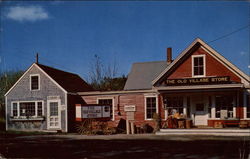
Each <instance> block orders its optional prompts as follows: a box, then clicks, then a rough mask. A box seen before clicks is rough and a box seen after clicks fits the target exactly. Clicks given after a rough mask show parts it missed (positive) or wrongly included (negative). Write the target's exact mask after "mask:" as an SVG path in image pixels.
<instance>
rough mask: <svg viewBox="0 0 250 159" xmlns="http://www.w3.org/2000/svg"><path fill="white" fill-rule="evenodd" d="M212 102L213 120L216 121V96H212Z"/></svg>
mask: <svg viewBox="0 0 250 159" xmlns="http://www.w3.org/2000/svg"><path fill="white" fill-rule="evenodd" d="M211 100H212V108H211V118H212V119H214V118H215V96H214V95H213V96H211Z"/></svg>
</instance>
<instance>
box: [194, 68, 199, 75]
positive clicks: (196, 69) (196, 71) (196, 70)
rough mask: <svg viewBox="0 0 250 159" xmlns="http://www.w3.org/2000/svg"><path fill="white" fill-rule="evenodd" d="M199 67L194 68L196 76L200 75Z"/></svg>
mask: <svg viewBox="0 0 250 159" xmlns="http://www.w3.org/2000/svg"><path fill="white" fill-rule="evenodd" d="M198 69H199V68H198V67H194V75H199V73H198Z"/></svg>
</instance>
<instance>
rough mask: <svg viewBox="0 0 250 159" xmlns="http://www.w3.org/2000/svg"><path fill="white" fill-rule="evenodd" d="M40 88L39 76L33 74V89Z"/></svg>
mask: <svg viewBox="0 0 250 159" xmlns="http://www.w3.org/2000/svg"><path fill="white" fill-rule="evenodd" d="M36 89H38V76H31V90H36Z"/></svg>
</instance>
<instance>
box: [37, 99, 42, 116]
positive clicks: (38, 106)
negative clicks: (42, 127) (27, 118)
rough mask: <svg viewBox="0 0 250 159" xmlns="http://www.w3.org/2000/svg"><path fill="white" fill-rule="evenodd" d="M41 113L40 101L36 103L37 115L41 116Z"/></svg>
mask: <svg viewBox="0 0 250 159" xmlns="http://www.w3.org/2000/svg"><path fill="white" fill-rule="evenodd" d="M42 115H43V106H42V102H38V103H37V116H42Z"/></svg>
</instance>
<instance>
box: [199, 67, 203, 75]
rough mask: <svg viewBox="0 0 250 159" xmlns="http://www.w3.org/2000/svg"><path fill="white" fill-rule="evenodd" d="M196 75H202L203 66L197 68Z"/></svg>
mask: <svg viewBox="0 0 250 159" xmlns="http://www.w3.org/2000/svg"><path fill="white" fill-rule="evenodd" d="M198 72H199V73H198V75H204V72H203V66H201V67H199V71H198Z"/></svg>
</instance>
